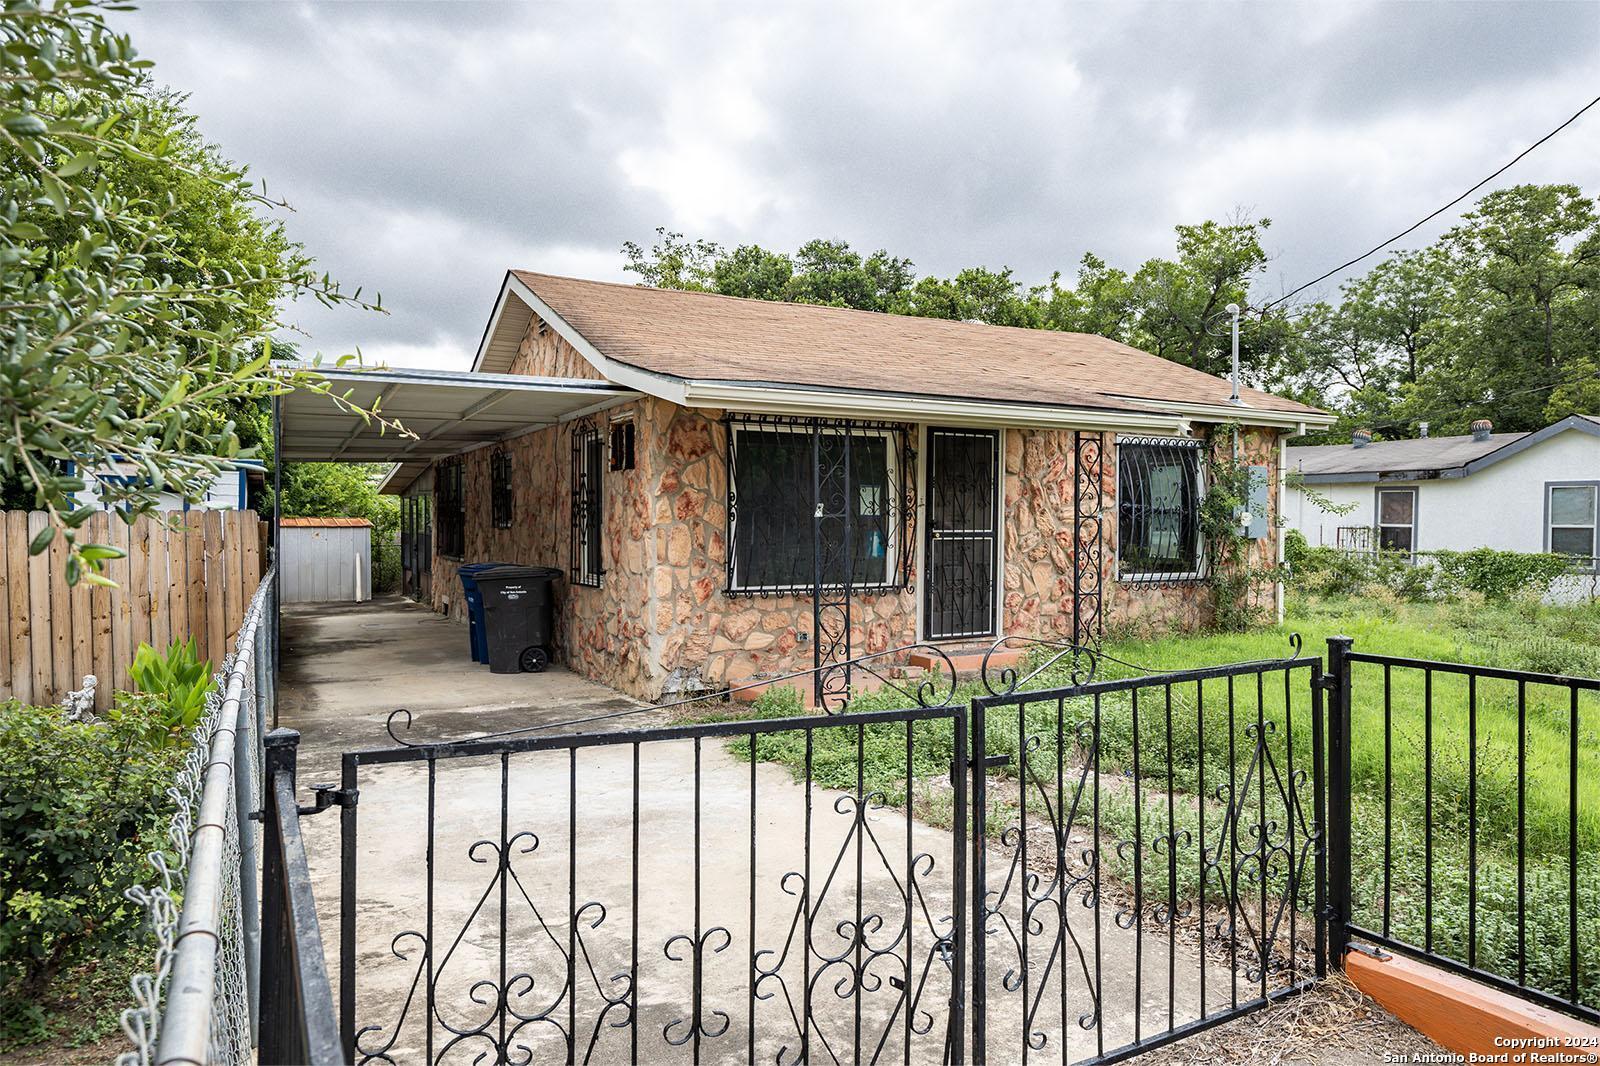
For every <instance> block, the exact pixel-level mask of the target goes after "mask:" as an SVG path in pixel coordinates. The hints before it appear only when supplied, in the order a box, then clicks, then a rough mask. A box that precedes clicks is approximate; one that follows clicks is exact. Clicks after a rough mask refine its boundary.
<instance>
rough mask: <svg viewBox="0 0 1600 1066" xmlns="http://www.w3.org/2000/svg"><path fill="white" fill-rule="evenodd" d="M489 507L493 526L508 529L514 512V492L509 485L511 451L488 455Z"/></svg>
mask: <svg viewBox="0 0 1600 1066" xmlns="http://www.w3.org/2000/svg"><path fill="white" fill-rule="evenodd" d="M489 508H490V510H491V512H492V513H493V518H494V528H496V529H510V528H511V516H512V515H513V514H514V513H515V512H516V494H515V492H514V490H513V489H512V487H511V453H510V452H507V451H497V452H495V453H494V454H493V455H491V456H489Z"/></svg>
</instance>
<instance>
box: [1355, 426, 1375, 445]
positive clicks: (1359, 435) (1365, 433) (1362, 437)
mask: <svg viewBox="0 0 1600 1066" xmlns="http://www.w3.org/2000/svg"><path fill="white" fill-rule="evenodd" d="M1350 443H1351V444H1352V445H1353V446H1355V447H1357V448H1365V447H1366V446H1367V445H1369V444H1371V443H1372V430H1370V429H1358V430H1356V431H1355V432H1354V433H1352V434H1350Z"/></svg>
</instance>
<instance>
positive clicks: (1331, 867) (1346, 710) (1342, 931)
mask: <svg viewBox="0 0 1600 1066" xmlns="http://www.w3.org/2000/svg"><path fill="white" fill-rule="evenodd" d="M1354 643H1355V642H1354V641H1353V640H1351V639H1350V638H1349V637H1329V638H1328V682H1327V687H1328V696H1329V699H1328V915H1327V919H1328V963H1329V965H1331V966H1333V967H1334V968H1335V969H1338V970H1343V969H1344V954H1345V951H1346V950H1347V949H1348V948H1349V946H1350V932H1349V924H1350V660H1349V659H1348V658H1347V656H1348V655H1349V654H1350V648H1351V645H1352V644H1354Z"/></svg>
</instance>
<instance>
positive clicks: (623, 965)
mask: <svg viewBox="0 0 1600 1066" xmlns="http://www.w3.org/2000/svg"><path fill="white" fill-rule="evenodd" d="M963 712H964V708H961V707H959V706H955V707H951V706H943V707H936V708H914V709H910V710H896V711H882V712H872V713H861V714H845V715H837V716H831V717H830V716H816V717H806V718H789V719H777V720H771V721H756V722H737V723H718V724H705V725H689V726H680V727H671V728H661V729H649V730H640V731H628V732H615V733H603V734H594V733H590V734H581V735H568V736H544V737H526V736H525V737H521V738H500V739H495V740H484V741H467V742H462V743H455V744H440V745H420V746H413V745H401V746H399V747H395V748H388V749H382V750H374V751H363V752H353V753H349V754H347V755H345V757H344V763H343V785H342V787H343V791H344V794H345V795H355V794H357V790H358V789H359V795H360V796H361V804H360V807H359V808H358V807H356V806H354V805H351V806H347V807H345V808H344V809H343V811H342V814H343V825H342V861H343V865H342V900H343V908H342V912H341V927H340V1025H341V1034H342V1039H343V1042H344V1046H345V1052H346V1055H347V1056H348V1057H349V1061H351V1062H363V1063H364V1062H373V1061H382V1062H406V1061H425V1062H429V1063H433V1062H453V1061H474V1062H484V1063H529V1062H563V1061H565V1062H615V1061H634V1062H640V1061H643V1062H661V1061H676V1060H678V1059H681V1060H682V1061H696V1062H698V1061H700V1060H701V1059H702V1058H708V1059H716V1060H722V1061H755V1060H757V1059H760V1060H762V1061H777V1062H781V1063H793V1062H800V1061H809V1062H844V1061H852V1062H878V1061H885V1062H886V1061H904V1062H911V1061H918V1062H960V1061H964V1059H965V1054H964V1051H963V1039H964V1035H965V1025H964V1024H963V1018H962V1004H963V1002H964V1001H963V997H962V995H961V989H962V987H963V981H964V955H965V949H966V945H965V941H964V938H963V937H962V935H961V933H962V930H963V929H965V928H966V922H965V914H964V907H965V903H966V898H967V897H966V893H965V891H964V886H965V885H966V884H967V878H966V871H965V862H966V860H967V847H966V836H965V828H964V827H965V825H966V822H967V816H966V810H965V807H964V803H965V791H964V790H962V789H952V788H951V787H950V781H951V774H952V769H953V771H954V774H955V778H954V779H955V780H962V779H963V778H964V776H965V766H966V760H965V753H966V750H967V738H966V718H965V714H964V713H963ZM869 753H870V757H869ZM752 756H753V757H752ZM772 759H776V760H779V761H782V762H784V763H786V764H788V765H789V767H790V768H791V769H792V770H793V775H794V782H797V783H798V784H799V786H800V787H799V788H796V787H795V784H794V783H792V782H791V780H790V779H789V777H790V775H789V774H787V773H785V772H783V771H782V770H778V769H776V768H775V767H774V766H772V765H771V764H770V762H768V761H767V760H772ZM397 765H399V766H405V767H409V768H410V769H411V772H409V773H408V772H403V771H402V772H395V770H394V769H391V770H390V771H389V772H386V773H383V774H370V775H369V774H366V773H364V772H365V771H366V770H367V769H368V768H371V767H377V766H389V767H391V768H394V767H396V766H397ZM930 805H931V806H930ZM358 810H359V811H360V812H362V814H363V815H364V817H363V818H360V819H358ZM424 811H425V817H418V815H419V814H422V812H424ZM386 814H387V815H389V816H386ZM928 821H932V822H934V823H938V822H940V821H943V822H944V823H945V825H944V827H943V828H934V827H933V826H931V825H929V824H928ZM375 897H376V898H381V899H382V900H383V901H384V902H383V903H382V904H381V905H377V904H374V903H371V901H372V900H373V899H374V898H375ZM374 941H376V942H377V943H380V944H383V945H386V946H387V950H386V951H375V950H374V949H373V948H372V947H371V945H372V943H373V942H374ZM358 978H359V980H358Z"/></svg>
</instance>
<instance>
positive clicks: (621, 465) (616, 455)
mask: <svg viewBox="0 0 1600 1066" xmlns="http://www.w3.org/2000/svg"><path fill="white" fill-rule="evenodd" d="M611 469H613V470H632V469H633V419H631V418H629V419H626V420H625V421H622V422H613V423H611Z"/></svg>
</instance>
